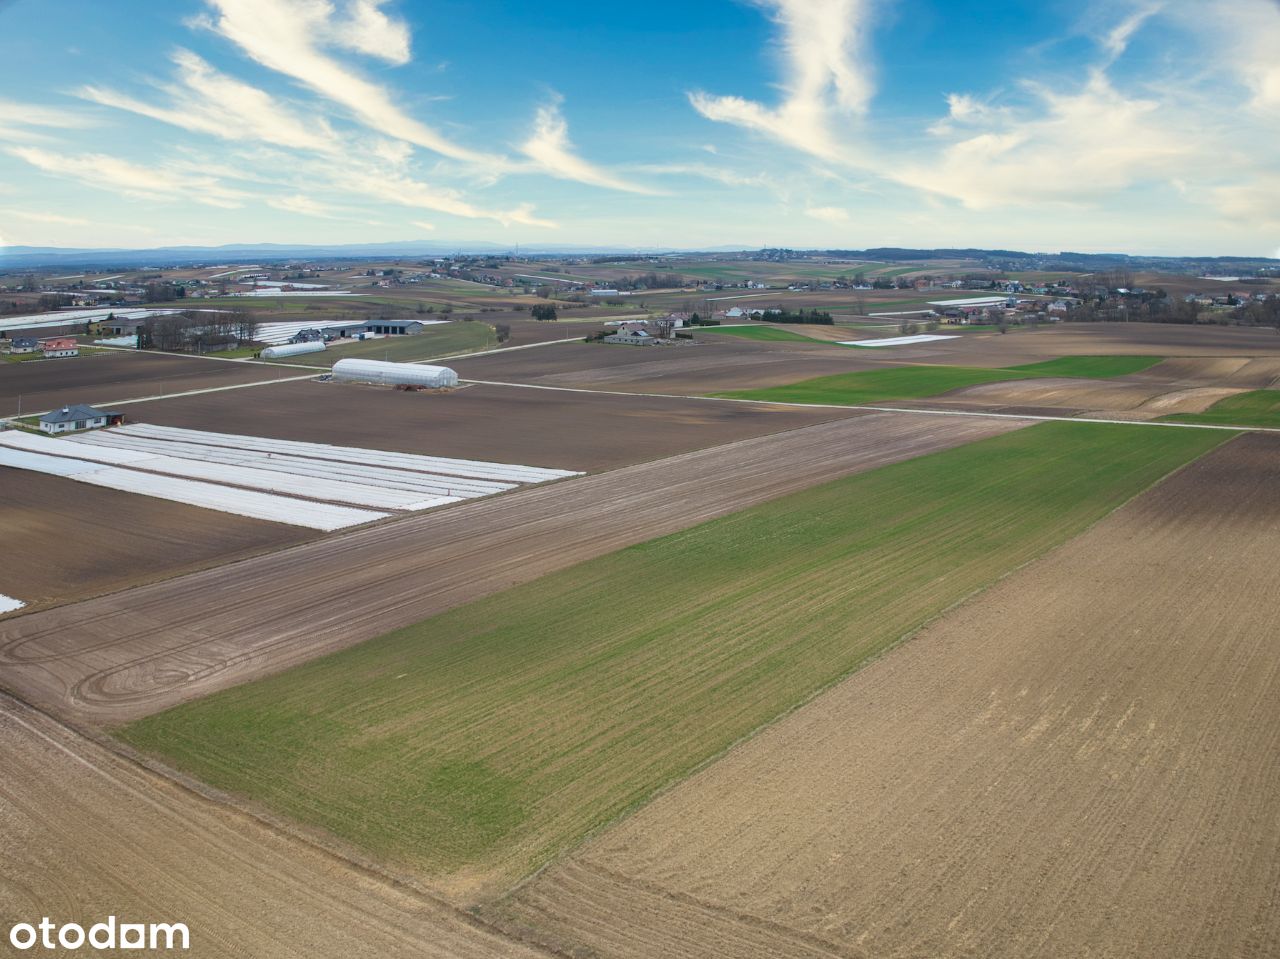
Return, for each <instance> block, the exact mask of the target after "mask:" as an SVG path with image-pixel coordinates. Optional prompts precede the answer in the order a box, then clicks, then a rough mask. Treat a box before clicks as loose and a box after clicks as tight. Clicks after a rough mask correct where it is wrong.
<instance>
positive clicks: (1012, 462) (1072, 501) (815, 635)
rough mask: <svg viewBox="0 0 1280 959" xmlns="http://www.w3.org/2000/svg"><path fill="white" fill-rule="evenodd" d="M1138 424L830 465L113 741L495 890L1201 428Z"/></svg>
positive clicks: (1059, 527)
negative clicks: (759, 497) (869, 464)
mask: <svg viewBox="0 0 1280 959" xmlns="http://www.w3.org/2000/svg"><path fill="white" fill-rule="evenodd" d="M1135 429H1140V428H1138V427H1125V426H1106V425H1096V424H1074V423H1072V424H1066V423H1050V424H1042V425H1040V426H1036V427H1033V428H1030V429H1026V430H1022V431H1017V432H1014V433H1011V434H1008V435H1004V436H998V437H994V438H990V439H986V440H981V441H978V442H975V443H972V444H969V445H967V446H963V447H960V448H956V449H951V450H948V451H946V452H942V453H936V454H932V455H928V456H923V457H919V458H916V459H913V460H908V461H906V462H902V463H897V464H894V465H892V466H886V467H883V468H881V469H878V470H874V471H872V472H869V473H863V474H861V475H858V476H853V477H848V478H845V479H841V480H838V481H835V482H832V483H829V484H827V485H825V486H821V487H817V488H814V489H810V490H807V491H805V492H804V493H803V494H802V495H794V496H788V497H784V498H782V499H778V500H775V501H773V502H769V503H766V504H763V505H761V506H757V507H753V508H751V509H748V510H745V511H741V512H738V513H734V514H732V515H730V516H726V517H723V518H721V519H718V520H714V521H712V522H709V523H707V524H704V525H702V526H698V527H696V528H692V529H689V530H687V531H684V532H680V533H677V534H674V535H670V536H667V537H664V538H662V539H658V540H653V541H650V542H647V543H644V544H641V545H637V546H634V547H632V548H629V549H625V550H622V551H620V552H617V553H613V554H610V555H606V556H603V557H600V558H598V559H595V560H593V561H591V562H587V563H584V564H581V565H578V566H576V567H572V568H569V569H566V570H563V571H561V572H559V573H553V574H550V575H548V576H545V577H543V578H542V579H540V580H537V581H535V582H531V583H529V584H527V585H525V586H520V587H516V588H514V589H512V590H510V591H508V592H505V593H502V594H499V595H496V596H493V597H490V598H487V599H482V600H479V601H476V602H473V603H471V604H468V605H465V606H462V607H458V608H456V609H454V610H452V611H450V612H448V613H445V614H443V615H440V616H437V617H434V618H432V619H429V620H426V621H424V622H421V623H418V624H416V625H414V626H411V627H408V628H405V629H402V630H399V631H398V632H394V633H390V634H388V635H387V636H384V637H382V638H380V639H378V640H376V641H373V642H368V643H364V644H362V645H360V646H357V647H353V648H351V649H348V650H345V651H344V652H341V653H338V654H336V655H334V656H331V657H328V658H325V659H322V660H318V661H315V662H313V663H310V664H308V665H305V666H303V667H300V668H298V669H296V670H293V671H291V672H288V673H285V674H282V675H280V676H277V677H273V678H270V679H267V680H263V681H260V682H258V683H254V684H251V685H248V686H241V687H239V688H236V689H230V690H226V691H224V692H222V693H219V694H216V695H214V696H211V697H209V698H207V699H205V700H202V701H200V702H197V703H191V704H188V705H185V706H181V707H178V708H176V709H173V710H170V711H168V712H166V713H162V714H159V715H155V716H152V717H149V718H146V719H143V720H140V721H138V722H136V723H134V724H133V725H131V726H129V727H127V728H126V729H124V730H123V735H124V736H125V737H126V738H127V739H128V740H129V741H130V742H132V743H134V744H136V745H138V746H140V747H142V748H144V749H146V750H150V751H154V752H157V753H160V754H162V755H164V756H165V757H166V758H167V759H168V760H170V761H173V762H175V763H176V764H178V765H179V766H180V767H182V768H184V769H186V770H188V771H190V772H193V773H195V774H196V775H198V776H200V777H201V778H202V779H204V780H205V781H207V782H210V783H212V784H214V785H216V786H219V787H221V788H225V789H229V790H232V791H235V792H237V793H241V794H244V795H247V796H249V797H252V798H254V799H256V800H259V801H262V802H264V803H266V804H267V805H268V806H270V807H271V808H274V809H277V810H279V811H282V812H285V813H287V814H289V815H291V816H294V817H297V818H298V819H300V820H301V821H303V822H305V823H308V824H312V825H316V826H321V827H324V828H326V829H328V830H331V831H332V832H334V833H336V834H337V835H339V836H341V837H343V838H344V839H347V840H350V841H352V842H354V843H356V844H357V845H359V846H362V847H363V848H366V849H369V850H371V851H372V852H374V853H376V854H377V855H379V856H383V857H386V858H388V859H391V860H393V861H397V862H404V863H407V864H411V865H413V866H415V867H417V868H418V869H421V870H422V871H424V872H425V873H426V874H428V875H430V876H433V877H434V878H435V880H436V881H437V882H439V883H440V884H441V886H442V887H443V888H445V889H447V890H448V891H449V892H450V893H451V894H452V895H454V896H457V897H460V898H463V899H468V900H470V899H474V898H476V897H478V896H483V895H485V894H492V893H493V892H495V891H497V890H498V889H499V888H500V887H502V886H503V885H505V884H507V883H509V882H510V881H512V880H514V879H517V878H519V877H521V876H522V875H525V874H527V873H528V872H530V871H531V870H533V869H536V868H537V867H539V866H541V865H542V864H544V863H545V862H547V861H548V860H549V859H550V858H552V857H554V856H555V855H557V854H558V853H559V852H561V851H562V850H564V849H565V848H566V847H567V846H569V845H572V844H573V843H575V842H576V841H578V840H579V839H581V838H582V837H583V836H584V835H586V834H587V833H589V832H590V831H591V830H593V829H595V828H598V827H600V826H602V825H604V824H606V823H608V822H609V821H611V820H612V819H614V818H615V817H617V816H618V815H620V814H621V813H623V812H625V811H627V810H629V809H631V808H633V807H634V806H635V805H636V804H638V803H641V802H643V801H645V800H646V799H648V798H650V797H651V796H652V795H653V793H654V791H655V790H658V789H660V788H662V787H663V786H665V785H667V784H669V783H671V782H674V781H676V780H678V779H680V778H682V777H683V776H685V775H687V774H688V773H690V772H691V771H693V770H694V769H695V768H697V767H698V766H699V765H700V764H702V763H704V762H706V761H707V760H709V759H711V758H713V757H714V756H716V755H717V754H718V753H720V752H721V751H723V750H724V749H726V748H728V747H729V746H730V745H732V744H733V743H734V742H736V741H737V740H738V739H739V738H741V737H743V736H745V735H747V734H749V733H751V732H752V731H753V730H755V729H756V728H758V727H759V726H760V725H761V724H762V723H767V722H769V721H771V720H773V719H775V718H776V717H777V716H778V715H780V714H781V713H784V712H786V711H787V710H788V709H790V708H791V707H793V706H795V705H796V704H798V703H799V702H802V701H803V700H804V699H806V698H807V697H808V696H810V695H812V694H813V693H814V692H816V691H818V690H820V689H822V688H823V687H824V686H826V685H828V684H830V683H832V682H834V681H836V680H838V679H840V678H841V677H842V676H844V675H846V674H847V673H849V672H850V671H852V670H855V669H857V668H858V667H859V666H860V665H862V664H863V663H865V662H866V661H867V660H868V659H869V658H870V657H872V656H874V655H876V654H877V653H879V652H882V651H883V650H885V649H887V648H889V647H890V646H892V645H893V644H894V643H895V642H897V641H898V640H899V639H901V638H902V637H904V636H908V635H910V634H911V633H912V632H914V631H915V630H916V629H918V628H919V627H920V626H922V625H923V624H924V623H926V622H927V621H928V620H929V619H931V618H932V617H934V616H935V615H937V614H938V613H939V612H941V611H942V610H944V609H946V608H947V607H948V606H950V605H951V604H953V603H955V602H956V601H958V600H961V599H964V598H966V597H967V596H969V595H970V594H971V593H973V592H974V591H975V590H978V589H981V588H982V587H984V586H986V585H987V584H989V583H990V582H992V581H993V580H994V579H995V578H997V577H999V576H1001V575H1002V574H1004V573H1006V572H1008V571H1009V570H1010V569H1013V568H1016V567H1017V566H1018V565H1020V564H1022V563H1025V562H1027V561H1028V560H1030V559H1033V558H1035V557H1037V556H1039V555H1041V554H1042V553H1043V552H1045V551H1046V550H1047V549H1049V548H1051V547H1053V546H1055V545H1057V544H1058V543H1060V542H1062V541H1063V540H1064V539H1065V538H1067V537H1070V536H1071V535H1073V534H1075V533H1077V532H1079V531H1080V530H1082V529H1083V528H1085V527H1087V526H1088V525H1089V524H1090V523H1092V522H1094V521H1096V520H1097V519H1099V518H1100V517H1102V516H1104V515H1105V514H1106V513H1107V512H1109V511H1110V510H1111V509H1113V508H1114V507H1116V506H1118V505H1119V504H1121V503H1122V502H1124V501H1125V500H1127V499H1128V498H1129V497H1131V496H1133V495H1134V494H1136V493H1138V492H1140V491H1141V490H1143V489H1144V488H1146V487H1147V486H1149V485H1150V484H1152V483H1154V482H1155V481H1157V480H1159V479H1160V478H1161V477H1162V476H1164V475H1166V474H1167V473H1168V472H1169V471H1170V470H1173V469H1175V468H1177V467H1179V466H1181V465H1182V464H1184V463H1185V462H1187V461H1188V460H1189V459H1193V458H1195V457H1196V456H1198V455H1199V454H1201V453H1203V452H1204V451H1206V450H1208V449H1210V448H1212V447H1213V446H1215V445H1216V444H1218V443H1220V442H1221V441H1222V439H1223V434H1221V433H1217V432H1210V431H1194V430H1170V429H1161V430H1147V431H1145V432H1144V433H1143V434H1142V437H1141V439H1142V441H1141V442H1135V439H1136V437H1135V434H1134V432H1133V431H1134V430H1135ZM566 486H567V484H565V485H562V486H561V487H559V488H561V489H563V488H566ZM764 544H767V545H764ZM762 558H764V559H765V560H766V561H765V562H761V559H762ZM645 583H661V584H663V585H662V589H661V593H660V595H658V596H655V595H654V594H652V593H651V592H650V591H648V590H645V589H642V588H639V585H640V584H645Z"/></svg>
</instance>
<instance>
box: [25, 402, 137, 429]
mask: <svg viewBox="0 0 1280 959" xmlns="http://www.w3.org/2000/svg"><path fill="white" fill-rule="evenodd" d="M123 421H124V414H123V413H113V412H108V411H106V410H99V409H95V408H94V407H92V406H85V405H84V404H82V403H78V404H76V405H75V406H64V407H63V408H62V409H60V410H54V411H53V412H51V413H45V414H44V416H42V417H40V430H41V432H43V433H72V432H75V431H76V430H96V429H99V428H101V427H103V426H116V425H118V424H120V423H121V422H123Z"/></svg>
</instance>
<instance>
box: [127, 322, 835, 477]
mask: <svg viewBox="0 0 1280 959" xmlns="http://www.w3.org/2000/svg"><path fill="white" fill-rule="evenodd" d="M555 349H557V347H541V348H539V349H534V350H529V351H528V352H530V353H537V352H539V350H543V351H546V350H555ZM618 349H622V350H625V349H628V347H625V346H620V347H618ZM633 349H642V347H633ZM128 410H129V417H130V419H131V420H134V421H137V422H143V423H155V424H158V425H161V426H180V427H186V428H188V429H197V430H213V431H215V432H222V433H238V434H244V435H248V436H263V437H269V438H272V439H286V440H302V441H305V442H310V443H332V444H336V445H339V446H358V447H361V448H364V449H379V450H390V451H394V452H401V453H423V454H426V455H430V456H452V457H460V458H462V459H477V460H485V461H488V462H499V463H516V464H521V465H524V466H543V467H548V468H551V469H569V470H581V471H594V470H604V469H615V468H617V467H619V466H627V465H631V464H633V463H642V462H646V461H648V460H653V459H658V458H661V457H664V456H671V455H672V454H675V453H683V452H687V451H689V450H695V449H701V448H703V447H707V446H715V445H719V444H722V443H730V442H733V441H734V440H740V439H745V438H746V437H751V436H760V435H762V434H766V433H774V432H777V431H779V430H787V429H792V428H794V427H797V426H808V425H810V424H813V423H821V422H825V421H828V420H834V419H841V418H843V417H846V416H849V415H851V411H849V410H838V409H829V410H805V409H796V408H788V407H772V408H765V407H760V406H755V405H751V404H746V403H724V402H714V401H710V400H696V399H683V398H674V399H667V398H662V397H642V396H610V395H595V394H591V393H572V392H563V391H558V390H557V391H552V390H534V389H521V388H518V387H503V386H468V387H464V388H462V389H459V390H454V391H451V392H447V393H432V392H421V393H413V392H404V391H401V390H395V389H391V388H388V387H381V386H363V385H358V384H345V383H319V382H310V381H304V382H298V383H284V384H280V385H270V386H263V387H258V388H255V389H247V390H230V391H227V392H223V393H208V394H204V395H201V396H190V397H182V398H177V399H166V400H160V401H157V402H154V403H138V404H136V405H133V406H130V407H128Z"/></svg>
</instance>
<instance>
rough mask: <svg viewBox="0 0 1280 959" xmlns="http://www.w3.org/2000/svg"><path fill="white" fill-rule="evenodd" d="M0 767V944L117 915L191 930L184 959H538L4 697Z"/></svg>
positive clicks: (453, 914)
mask: <svg viewBox="0 0 1280 959" xmlns="http://www.w3.org/2000/svg"><path fill="white" fill-rule="evenodd" d="M0 755H3V756H4V776H3V780H2V781H0V825H3V827H4V869H3V870H0V919H3V920H4V927H5V929H6V930H7V929H8V928H9V927H10V926H11V925H12V924H13V923H16V922H39V921H40V918H41V917H43V916H48V917H50V918H51V919H53V920H54V921H55V922H58V923H64V922H79V923H81V924H82V925H83V926H84V927H86V928H87V927H88V926H89V925H91V924H92V923H94V922H98V921H101V920H103V919H105V918H106V917H107V916H108V915H114V916H117V917H119V919H120V921H121V922H184V923H186V924H187V926H188V928H189V929H190V931H191V951H190V952H189V953H187V954H188V955H192V956H198V957H200V959H223V957H226V959H231V957H243V956H270V957H272V959H347V957H356V959H360V957H367V959H375V957H376V959H382V957H389V959H391V957H409V956H413V957H419V956H421V957H439V959H454V957H467V959H500V957H501V959H506V957H508V956H512V957H526V959H532V957H535V956H540V955H543V953H541V952H540V951H538V950H536V949H534V948H531V947H525V946H521V945H519V944H518V943H514V942H511V941H508V940H506V939H504V938H502V937H501V936H500V935H498V934H496V933H494V932H492V931H490V930H488V929H486V928H484V927H483V926H481V925H480V924H478V923H475V922H473V921H471V920H470V919H468V918H467V917H465V916H463V915H462V914H460V913H458V912H456V911H454V910H453V909H451V908H450V907H448V906H445V905H443V904H440V903H437V902H436V901H435V900H433V899H429V898H426V897H425V896H422V895H417V894H415V893H414V892H412V891H411V890H410V889H408V888H405V887H402V886H398V885H393V884H392V883H391V882H389V881H384V880H382V879H380V878H378V877H377V876H375V875H373V874H371V873H366V872H364V871H362V870H361V869H359V868H357V867H355V866H351V865H349V864H347V863H346V862H344V861H342V860H339V859H338V858H336V857H334V856H331V855H329V854H326V853H324V852H322V851H321V850H319V849H316V848H314V847H312V846H310V845H308V844H306V843H305V842H302V841H300V840H297V839H294V838H292V837H290V836H287V835H285V834H284V833H281V832H279V831H277V830H275V829H272V828H270V827H268V826H266V825H264V824H263V823H260V822H258V821H257V820H255V819H251V818H250V817H248V816H246V815H244V814H241V813H237V812H235V811H233V810H230V809H228V808H227V807H225V806H222V805H221V804H218V803H214V802H210V801H208V800H206V799H203V798H201V797H199V796H197V795H195V794H193V793H190V792H188V791H187V790H185V789H183V788H182V787H180V786H177V785H175V784H174V783H172V782H170V781H169V780H167V779H164V778H162V777H160V776H157V775H155V774H152V773H149V772H148V771H146V770H144V769H143V768H141V767H139V766H137V765H135V764H134V763H132V762H130V761H128V760H125V759H123V758H121V757H120V756H117V755H116V754H115V753H113V752H110V751H109V750H107V749H104V748H103V747H101V746H99V745H97V744H96V743H93V742H91V741H90V740H88V739H85V738H84V737H82V736H80V735H78V734H76V733H73V732H72V731H70V730H68V729H67V728H66V727H64V726H62V725H60V724H58V723H57V722H55V721H53V720H51V719H49V718H48V717H47V716H44V715H42V714H40V713H38V712H36V711H35V710H32V709H29V708H27V707H24V706H21V705H19V704H18V703H16V702H14V701H13V700H12V699H9V698H8V697H6V696H0ZM7 954H8V953H6V955H7ZM59 954H60V955H63V954H68V955H69V954H70V953H62V952H60V953H59ZM81 954H82V953H80V952H76V955H81ZM84 954H88V951H87V950H86V951H85V953H84Z"/></svg>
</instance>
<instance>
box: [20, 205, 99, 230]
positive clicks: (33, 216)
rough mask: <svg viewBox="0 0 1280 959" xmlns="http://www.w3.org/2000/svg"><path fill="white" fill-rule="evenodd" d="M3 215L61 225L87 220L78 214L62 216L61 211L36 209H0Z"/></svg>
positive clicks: (77, 224) (73, 224)
mask: <svg viewBox="0 0 1280 959" xmlns="http://www.w3.org/2000/svg"><path fill="white" fill-rule="evenodd" d="M0 213H3V214H4V215H5V216H12V217H17V218H18V219H19V220H29V221H30V222H32V223H56V224H59V225H61V226H85V225H86V224H88V222H89V221H88V220H86V219H84V218H83V217H79V216H63V215H62V214H61V213H43V212H39V211H36V210H12V209H10V210H0Z"/></svg>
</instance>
